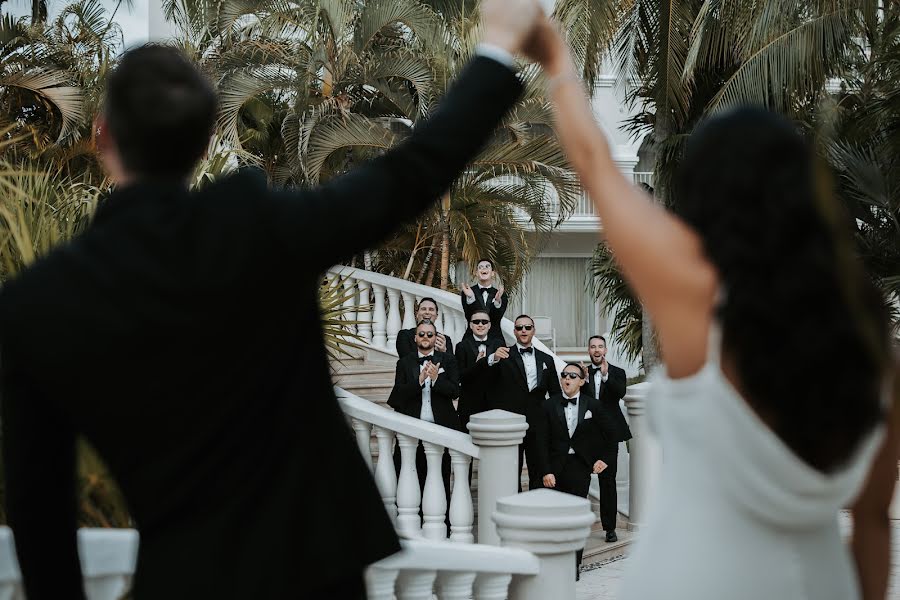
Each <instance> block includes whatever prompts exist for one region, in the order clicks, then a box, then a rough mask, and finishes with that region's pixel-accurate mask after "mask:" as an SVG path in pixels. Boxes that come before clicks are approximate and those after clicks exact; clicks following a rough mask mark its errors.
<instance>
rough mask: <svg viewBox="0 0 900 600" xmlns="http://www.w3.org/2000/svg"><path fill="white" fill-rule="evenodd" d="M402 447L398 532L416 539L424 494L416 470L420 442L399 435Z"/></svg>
mask: <svg viewBox="0 0 900 600" xmlns="http://www.w3.org/2000/svg"><path fill="white" fill-rule="evenodd" d="M397 445H398V446H400V461H401V462H400V479H399V480H398V481H397V531H399V532H400V533H401V535H404V536H406V537H416V536H418V535H419V534H420V533H421V521H420V520H419V503H420V502H421V500H422V492H421V490H420V489H419V473H418V470H417V469H416V450H417V449H418V447H419V440H418V439H417V438H414V437H412V436H410V435H404V434H402V433H398V434H397Z"/></svg>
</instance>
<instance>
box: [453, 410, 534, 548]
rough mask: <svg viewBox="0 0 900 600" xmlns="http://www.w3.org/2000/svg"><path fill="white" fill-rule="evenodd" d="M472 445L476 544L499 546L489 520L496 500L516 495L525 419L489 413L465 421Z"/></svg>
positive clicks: (506, 413)
mask: <svg viewBox="0 0 900 600" xmlns="http://www.w3.org/2000/svg"><path fill="white" fill-rule="evenodd" d="M468 427H469V433H470V434H471V436H472V442H473V443H475V444H476V445H477V446H478V450H479V455H478V542H479V543H481V544H491V545H495V546H496V545H499V544H500V537H499V535H498V534H497V530H496V527H495V526H494V523H493V522H492V521H491V519H490V518H489V515H491V514H492V513H493V512H494V507H495V506H496V504H497V500H498V499H500V498H503V497H505V496H508V495H510V494H515V493H516V492H517V491H519V444H520V443H522V440H524V439H525V431H526V430H527V429H528V424H527V423H526V422H525V416H524V415H519V414H516V413H511V412H508V411H505V410H489V411H486V412H482V413H478V414H475V415H472V417H471V419H470V420H469V425H468Z"/></svg>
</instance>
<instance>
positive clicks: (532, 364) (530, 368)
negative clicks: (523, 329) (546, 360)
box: [516, 343, 538, 392]
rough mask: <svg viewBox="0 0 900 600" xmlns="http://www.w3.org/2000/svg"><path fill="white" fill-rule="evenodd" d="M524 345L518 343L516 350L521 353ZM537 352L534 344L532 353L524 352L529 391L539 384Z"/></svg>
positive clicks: (523, 360) (523, 358)
mask: <svg viewBox="0 0 900 600" xmlns="http://www.w3.org/2000/svg"><path fill="white" fill-rule="evenodd" d="M524 347H525V346H522V345H520V344H519V343H516V351H518V352H519V353H521V351H522V349H523V348H524ZM535 352H537V350H535V349H534V347H533V346H532V349H531V352H530V353H528V354H522V362H523V363H525V377H526V380H527V381H528V391H529V392H530V391H531V390H533V389H534V388H536V387H537V384H538V370H537V357H536V356H535V355H534V353H535Z"/></svg>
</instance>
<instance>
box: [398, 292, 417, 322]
mask: <svg viewBox="0 0 900 600" xmlns="http://www.w3.org/2000/svg"><path fill="white" fill-rule="evenodd" d="M400 296H401V297H402V298H403V329H412V328H413V327H415V326H416V300H415V296H413V294H412V292H403V291H401V292H400Z"/></svg>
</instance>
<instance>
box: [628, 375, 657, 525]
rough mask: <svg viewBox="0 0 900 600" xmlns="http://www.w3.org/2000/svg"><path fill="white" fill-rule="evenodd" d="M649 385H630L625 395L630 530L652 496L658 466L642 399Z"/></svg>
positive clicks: (655, 442)
mask: <svg viewBox="0 0 900 600" xmlns="http://www.w3.org/2000/svg"><path fill="white" fill-rule="evenodd" d="M651 385H652V384H650V383H649V382H643V383H637V384H634V385H630V386H628V390H627V393H626V394H625V408H626V409H627V410H628V423H629V428H630V429H631V435H632V438H631V440H629V442H628V447H629V453H628V460H629V465H628V470H629V493H628V529H629V530H631V531H634V530H637V529H638V528H639V527H640V526H641V524H642V523H643V520H644V518H645V516H646V514H647V501H648V499H649V498H651V497H652V495H653V489H654V487H655V485H656V481H657V480H658V478H659V474H660V472H661V469H662V450H661V449H660V446H659V442H658V441H657V440H656V437H655V436H654V435H653V434H652V432H651V431H650V424H649V423H648V422H647V414H646V412H647V410H646V408H647V406H646V398H647V393H648V392H649V391H650V386H651Z"/></svg>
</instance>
